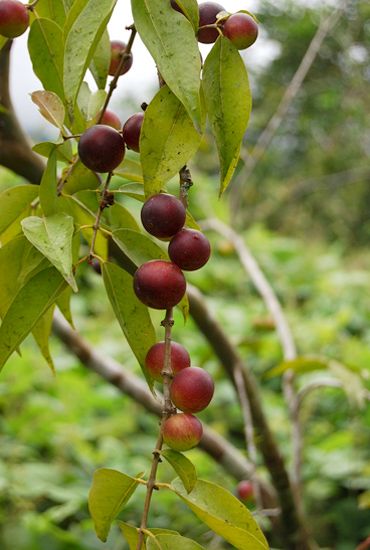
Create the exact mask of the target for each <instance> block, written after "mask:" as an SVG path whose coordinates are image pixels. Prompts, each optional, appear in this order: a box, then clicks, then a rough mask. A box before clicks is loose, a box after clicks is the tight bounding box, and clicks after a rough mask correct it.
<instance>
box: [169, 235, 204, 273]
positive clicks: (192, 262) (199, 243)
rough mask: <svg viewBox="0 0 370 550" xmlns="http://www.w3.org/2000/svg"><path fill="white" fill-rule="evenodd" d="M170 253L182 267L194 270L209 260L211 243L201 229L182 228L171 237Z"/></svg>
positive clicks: (173, 259) (174, 260)
mask: <svg viewBox="0 0 370 550" xmlns="http://www.w3.org/2000/svg"><path fill="white" fill-rule="evenodd" d="M168 255H169V257H170V258H171V260H172V261H173V262H174V263H175V264H176V265H178V266H179V267H180V268H181V269H184V270H185V271H194V270H196V269H200V268H201V267H203V266H204V264H206V263H207V262H208V260H209V257H210V255H211V245H210V244H209V240H208V239H207V237H205V236H204V235H203V233H201V232H200V231H195V230H194V229H182V230H181V231H179V232H178V233H176V235H175V236H174V237H173V239H171V242H170V244H169V247H168Z"/></svg>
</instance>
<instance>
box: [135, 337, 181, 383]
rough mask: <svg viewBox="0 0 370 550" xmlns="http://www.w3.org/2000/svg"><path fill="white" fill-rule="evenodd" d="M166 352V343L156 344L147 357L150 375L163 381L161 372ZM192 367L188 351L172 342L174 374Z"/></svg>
mask: <svg viewBox="0 0 370 550" xmlns="http://www.w3.org/2000/svg"><path fill="white" fill-rule="evenodd" d="M164 351H165V343H164V342H158V343H157V344H154V346H152V347H151V348H150V350H149V351H148V353H147V354H146V357H145V366H146V368H147V370H148V371H149V373H150V375H151V376H152V377H153V378H154V380H157V382H161V381H162V375H161V372H162V371H163V366H164ZM188 367H190V355H189V353H188V352H187V350H186V349H185V348H184V346H182V345H181V344H178V343H177V342H173V341H172V342H171V369H172V372H173V373H174V374H176V373H178V372H180V371H181V370H182V369H186V368H188Z"/></svg>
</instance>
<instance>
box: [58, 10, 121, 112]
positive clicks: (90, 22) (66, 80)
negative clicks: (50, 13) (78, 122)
mask: <svg viewBox="0 0 370 550" xmlns="http://www.w3.org/2000/svg"><path fill="white" fill-rule="evenodd" d="M116 1H117V0H75V2H74V3H73V5H72V8H71V9H70V11H69V13H68V15H67V19H66V24H65V28H64V36H65V47H64V70H63V86H64V92H65V97H66V99H67V102H68V104H69V110H70V112H71V109H73V106H74V103H75V101H76V98H77V94H78V91H79V88H80V85H81V82H82V80H83V78H84V75H85V73H86V70H87V68H88V67H89V65H90V62H91V60H92V57H93V55H94V52H95V49H96V47H97V46H98V44H99V41H100V40H101V37H102V35H103V32H104V30H105V28H106V26H107V23H108V21H109V19H110V17H111V14H112V11H113V8H114V6H115V4H116Z"/></svg>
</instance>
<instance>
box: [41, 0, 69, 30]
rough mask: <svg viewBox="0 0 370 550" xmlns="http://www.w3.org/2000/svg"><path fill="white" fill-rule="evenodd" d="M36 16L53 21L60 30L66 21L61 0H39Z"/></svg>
mask: <svg viewBox="0 0 370 550" xmlns="http://www.w3.org/2000/svg"><path fill="white" fill-rule="evenodd" d="M37 15H38V16H39V17H43V18H46V19H51V20H52V21H55V23H57V24H58V25H59V26H60V27H61V28H62V27H63V25H64V22H65V19H66V9H65V7H64V3H63V0H39V1H38V3H37Z"/></svg>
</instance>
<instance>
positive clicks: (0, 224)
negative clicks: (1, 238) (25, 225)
mask: <svg viewBox="0 0 370 550" xmlns="http://www.w3.org/2000/svg"><path fill="white" fill-rule="evenodd" d="M38 192H39V190H38V188H37V186H36V185H17V186H16V187H11V188H10V189H6V190H5V191H3V192H2V193H0V204H1V205H2V210H1V216H0V235H1V234H2V233H3V232H4V231H5V230H6V229H7V228H8V227H9V226H10V225H12V223H13V222H15V221H16V220H17V219H18V218H19V217H20V216H21V214H22V212H24V211H25V210H27V209H28V207H29V206H30V204H31V202H32V201H33V200H35V198H36V197H37V195H38Z"/></svg>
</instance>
